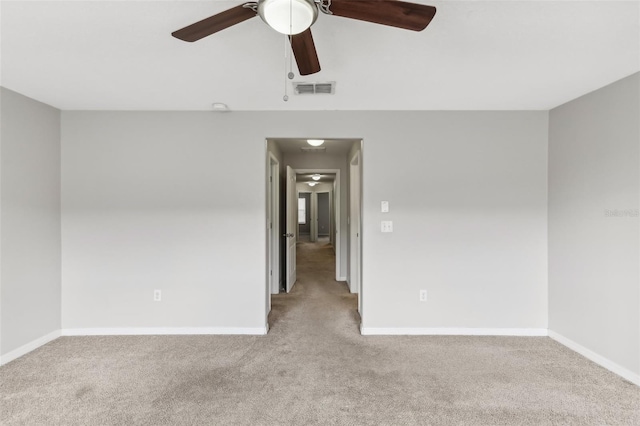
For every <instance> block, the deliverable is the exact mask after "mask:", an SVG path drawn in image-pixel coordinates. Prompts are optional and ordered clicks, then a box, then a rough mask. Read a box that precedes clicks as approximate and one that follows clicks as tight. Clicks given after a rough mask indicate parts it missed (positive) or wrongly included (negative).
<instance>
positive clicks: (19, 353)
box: [0, 330, 61, 365]
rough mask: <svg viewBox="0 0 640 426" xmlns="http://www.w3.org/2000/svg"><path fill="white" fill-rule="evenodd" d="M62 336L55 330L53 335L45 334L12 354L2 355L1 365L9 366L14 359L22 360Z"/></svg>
mask: <svg viewBox="0 0 640 426" xmlns="http://www.w3.org/2000/svg"><path fill="white" fill-rule="evenodd" d="M60 336H61V334H60V330H55V331H52V332H51V333H48V334H45V335H44V336H42V337H38V338H37V339H35V340H32V341H31V342H29V343H26V344H24V345H22V346H20V347H19V348H17V349H14V350H12V351H11V352H8V353H6V354H4V355H2V356H1V357H0V365H4V364H7V363H9V362H11V361H13V360H14V359H17V358H20V357H21V356H22V355H26V354H28V353H29V352H31V351H34V350H36V349H38V348H39V347H40V346H44V345H46V344H47V343H49V342H51V341H53V340H56V339H57V338H58V337H60Z"/></svg>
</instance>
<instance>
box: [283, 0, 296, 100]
mask: <svg viewBox="0 0 640 426" xmlns="http://www.w3.org/2000/svg"><path fill="white" fill-rule="evenodd" d="M292 32H293V0H289V34H291V33H292ZM291 37H292V36H291V35H287V36H285V38H284V69H285V72H286V70H287V54H288V53H289V49H290V48H291ZM287 77H288V78H289V80H293V77H294V74H293V51H291V53H290V54H289V72H288V73H287V75H286V77H285V79H284V96H283V97H282V100H283V101H285V102H287V101H288V100H289V95H287Z"/></svg>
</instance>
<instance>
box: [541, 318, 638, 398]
mask: <svg viewBox="0 0 640 426" xmlns="http://www.w3.org/2000/svg"><path fill="white" fill-rule="evenodd" d="M549 337H551V338H552V339H553V340H555V341H556V342H558V343H560V344H562V345H564V346H566V347H568V348H569V349H571V350H573V351H575V352H578V353H579V354H580V355H582V356H584V357H585V358H587V359H590V360H591V361H593V362H595V363H596V364H598V365H600V366H602V367H604V368H606V369H607V370H609V371H611V372H613V373H616V374H617V375H618V376H621V377H622V378H624V379H627V380H628V381H630V382H631V383H633V384H635V385H638V386H640V374H636V373H634V372H633V371H630V370H628V369H626V368H624V367H622V366H621V365H619V364H616V363H615V362H613V361H611V360H610V359H608V358H605V357H603V356H602V355H599V354H597V353H595V352H593V351H592V350H591V349H587V348H585V347H584V346H582V345H581V344H579V343H576V342H574V341H573V340H571V339H567V338H566V337H564V336H563V335H561V334H559V333H556V332H555V331H553V330H549Z"/></svg>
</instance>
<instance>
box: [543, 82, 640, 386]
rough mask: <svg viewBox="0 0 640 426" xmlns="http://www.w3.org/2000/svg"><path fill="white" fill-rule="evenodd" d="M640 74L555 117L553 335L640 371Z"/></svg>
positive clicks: (578, 101) (551, 241)
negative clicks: (639, 211) (639, 213)
mask: <svg viewBox="0 0 640 426" xmlns="http://www.w3.org/2000/svg"><path fill="white" fill-rule="evenodd" d="M639 81H640V74H635V75H633V76H630V77H628V78H626V79H623V80H621V81H619V82H616V83H614V84H612V85H610V86H607V87H604V88H602V89H600V90H597V91H595V92H593V93H590V94H588V95H585V96H583V97H581V98H578V99H576V100H574V101H572V102H569V103H567V104H565V105H562V106H560V107H558V108H555V109H554V110H552V111H551V112H550V129H549V328H550V330H552V331H554V332H557V333H559V334H560V335H562V336H564V337H565V338H568V339H570V340H572V341H574V342H575V343H578V344H579V345H582V346H583V347H585V348H587V349H589V350H591V351H593V352H595V353H596V354H598V355H600V356H604V357H606V358H608V359H609V360H611V361H613V362H615V363H617V364H618V365H620V366H622V367H624V368H626V369H628V370H630V371H632V372H635V373H636V374H637V373H639V372H640V317H639V312H640V290H639V285H638V283H639V282H640V276H639V271H638V265H639V259H640V252H639V248H638V246H639V244H638V240H639V226H638V208H639V193H640V184H639V179H640V173H639V159H640V149H639V144H640V131H639V128H640V123H639V117H640V107H639V105H638V104H639V101H638V99H639V94H640V85H639Z"/></svg>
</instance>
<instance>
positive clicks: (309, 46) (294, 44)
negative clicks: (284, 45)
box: [291, 28, 320, 75]
mask: <svg viewBox="0 0 640 426" xmlns="http://www.w3.org/2000/svg"><path fill="white" fill-rule="evenodd" d="M291 48H292V49H293V54H294V56H295V57H296V63H297V64H298V71H300V75H309V74H315V73H317V72H318V71H320V61H318V53H317V52H316V45H315V44H314V43H313V36H312V35H311V28H307V29H306V31H304V32H301V33H300V34H296V35H293V36H291Z"/></svg>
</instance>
